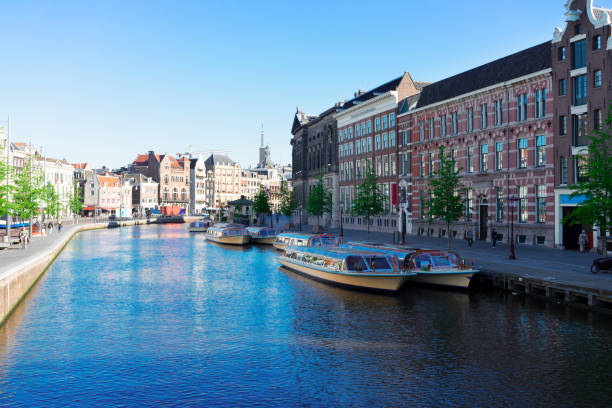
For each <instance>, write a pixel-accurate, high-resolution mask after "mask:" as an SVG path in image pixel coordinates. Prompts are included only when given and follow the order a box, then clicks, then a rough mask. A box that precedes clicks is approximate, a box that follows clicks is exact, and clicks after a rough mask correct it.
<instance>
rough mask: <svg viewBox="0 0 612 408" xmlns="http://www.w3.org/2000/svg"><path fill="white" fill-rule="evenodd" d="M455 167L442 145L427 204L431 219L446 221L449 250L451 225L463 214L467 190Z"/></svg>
mask: <svg viewBox="0 0 612 408" xmlns="http://www.w3.org/2000/svg"><path fill="white" fill-rule="evenodd" d="M453 167H454V162H453V160H451V159H449V158H447V157H446V154H445V153H444V146H440V167H439V168H438V170H436V171H434V172H433V174H432V179H431V182H430V186H431V190H430V194H429V199H428V200H427V206H428V209H429V211H428V213H429V214H428V215H429V217H430V218H429V219H430V221H431V220H433V219H438V220H441V221H444V222H445V223H446V234H447V236H448V249H449V250H450V245H451V240H450V237H451V234H450V226H451V224H452V223H453V222H455V221H458V220H459V219H460V218H461V217H462V215H463V211H464V206H465V200H464V193H465V191H466V188H465V187H464V186H463V185H462V184H461V177H460V176H459V171H454V169H453Z"/></svg>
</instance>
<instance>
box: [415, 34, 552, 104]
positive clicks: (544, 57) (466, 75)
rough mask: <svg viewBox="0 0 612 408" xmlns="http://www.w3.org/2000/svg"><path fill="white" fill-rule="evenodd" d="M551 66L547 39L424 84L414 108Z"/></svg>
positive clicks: (549, 44)
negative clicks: (467, 69) (486, 62)
mask: <svg viewBox="0 0 612 408" xmlns="http://www.w3.org/2000/svg"><path fill="white" fill-rule="evenodd" d="M551 66H552V60H551V43H550V41H547V42H544V43H542V44H538V45H536V46H534V47H531V48H527V49H525V50H522V51H519V52H517V53H515V54H512V55H508V56H506V57H503V58H500V59H498V60H495V61H492V62H489V63H488V64H484V65H481V66H479V67H476V68H473V69H470V70H469V71H465V72H462V73H460V74H457V75H454V76H452V77H449V78H446V79H443V80H441V81H438V82H434V83H433V84H430V85H427V86H426V87H424V88H423V90H422V91H421V96H420V97H419V101H418V103H417V106H416V107H417V108H421V107H423V106H427V105H431V104H434V103H436V102H441V101H444V100H446V99H452V98H454V97H456V96H460V95H464V94H467V93H470V92H473V91H476V90H478V89H482V88H486V87H488V86H492V85H495V84H499V83H502V82H505V81H509V80H511V79H514V78H519V77H522V76H525V75H529V74H532V73H534V72H538V71H541V70H543V69H546V68H550V67H551Z"/></svg>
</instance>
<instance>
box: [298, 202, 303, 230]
mask: <svg viewBox="0 0 612 408" xmlns="http://www.w3.org/2000/svg"><path fill="white" fill-rule="evenodd" d="M299 209H300V231H301V230H302V204H300V208H299Z"/></svg>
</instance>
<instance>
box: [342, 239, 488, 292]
mask: <svg viewBox="0 0 612 408" xmlns="http://www.w3.org/2000/svg"><path fill="white" fill-rule="evenodd" d="M341 246H342V247H344V248H352V249H355V250H364V251H373V252H377V253H380V254H385V255H389V256H394V257H397V259H398V260H399V265H400V268H401V269H402V270H403V271H407V272H414V273H415V275H414V276H412V277H411V278H410V279H409V281H410V282H414V283H420V284H427V285H435V286H445V287H452V288H460V289H466V288H468V287H469V285H470V282H471V280H472V276H473V275H474V274H475V273H478V272H479V271H478V270H477V269H473V268H472V267H471V266H469V265H466V264H465V263H464V262H463V261H462V260H461V258H460V257H459V254H457V253H456V252H446V251H441V250H438V249H419V248H402V247H398V246H395V245H389V244H367V243H359V242H348V243H346V244H342V245H341Z"/></svg>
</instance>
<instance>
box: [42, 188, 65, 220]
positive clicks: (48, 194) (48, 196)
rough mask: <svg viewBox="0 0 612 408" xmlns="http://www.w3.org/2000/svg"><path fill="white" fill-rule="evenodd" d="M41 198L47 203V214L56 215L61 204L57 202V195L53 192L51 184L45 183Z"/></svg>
mask: <svg viewBox="0 0 612 408" xmlns="http://www.w3.org/2000/svg"><path fill="white" fill-rule="evenodd" d="M42 200H43V201H44V202H45V204H46V205H47V209H46V212H47V215H49V216H51V217H57V216H58V215H59V212H60V209H61V204H60V202H59V196H58V194H57V193H56V192H55V187H53V184H51V183H47V185H45V186H44V187H43V190H42Z"/></svg>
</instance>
